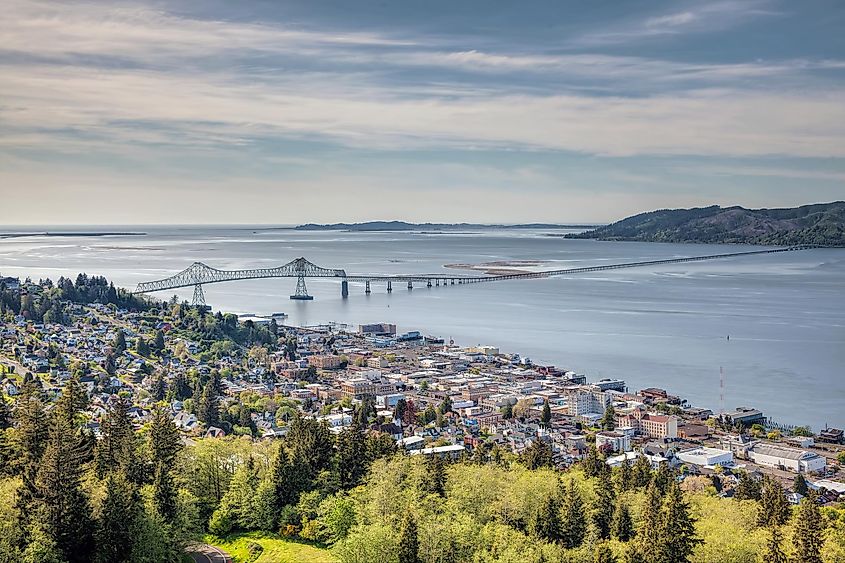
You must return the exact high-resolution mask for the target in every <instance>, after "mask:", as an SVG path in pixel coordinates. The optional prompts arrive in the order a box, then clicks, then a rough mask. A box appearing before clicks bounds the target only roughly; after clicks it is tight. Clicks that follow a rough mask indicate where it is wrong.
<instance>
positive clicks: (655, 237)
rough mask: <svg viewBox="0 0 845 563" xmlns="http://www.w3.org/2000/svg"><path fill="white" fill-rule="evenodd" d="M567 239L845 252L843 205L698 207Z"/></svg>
mask: <svg viewBox="0 0 845 563" xmlns="http://www.w3.org/2000/svg"><path fill="white" fill-rule="evenodd" d="M552 236H564V237H565V238H574V239H598V240H618V241H642V242H684V243H686V242H698V243H710V244H722V243H731V244H760V245H800V244H814V245H820V246H845V201H836V202H832V203H818V204H813V205H803V206H801V207H794V208H782V209H746V208H744V207H739V206H732V207H720V206H718V205H711V206H710V207H696V208H693V209H661V210H658V211H649V212H647V213H640V214H639V215H634V216H632V217H628V218H626V219H622V220H621V221H617V222H616V223H612V224H610V225H605V226H602V227H598V228H596V229H592V230H588V231H585V232H582V233H566V234H564V235H552Z"/></svg>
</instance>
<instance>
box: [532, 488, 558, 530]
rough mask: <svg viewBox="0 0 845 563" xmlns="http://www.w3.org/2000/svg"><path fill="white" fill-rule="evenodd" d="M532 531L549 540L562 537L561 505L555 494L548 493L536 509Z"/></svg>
mask: <svg viewBox="0 0 845 563" xmlns="http://www.w3.org/2000/svg"><path fill="white" fill-rule="evenodd" d="M529 528H530V529H531V533H532V534H533V535H534V536H536V537H538V538H540V539H542V540H545V541H547V542H557V541H560V539H561V524H560V507H559V506H558V501H557V498H556V497H555V496H554V495H548V496H547V497H546V498H544V499H543V501H542V502H541V503H540V506H539V507H537V510H535V512H534V515H533V518H532V520H531V524H530V526H529Z"/></svg>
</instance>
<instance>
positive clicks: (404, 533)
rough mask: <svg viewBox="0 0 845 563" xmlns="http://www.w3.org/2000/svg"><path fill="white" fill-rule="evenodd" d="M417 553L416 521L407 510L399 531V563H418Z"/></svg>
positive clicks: (418, 546)
mask: <svg viewBox="0 0 845 563" xmlns="http://www.w3.org/2000/svg"><path fill="white" fill-rule="evenodd" d="M419 551H420V542H419V538H418V536H417V520H416V518H414V513H413V512H411V511H410V510H408V511H406V512H405V517H404V519H403V520H402V527H401V528H400V529H399V563H420V555H419Z"/></svg>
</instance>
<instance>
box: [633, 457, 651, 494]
mask: <svg viewBox="0 0 845 563" xmlns="http://www.w3.org/2000/svg"><path fill="white" fill-rule="evenodd" d="M632 476H633V483H634V486H635V487H637V488H642V487H648V485H649V483H651V463H650V462H649V460H648V458H647V457H646V456H645V454H640V455H639V456H637V461H636V462H634V468H633V471H632Z"/></svg>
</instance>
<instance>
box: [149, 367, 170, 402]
mask: <svg viewBox="0 0 845 563" xmlns="http://www.w3.org/2000/svg"><path fill="white" fill-rule="evenodd" d="M150 395H151V396H152V399H153V401H156V402H158V401H163V400H164V398H165V397H166V396H167V383H166V382H165V381H164V374H163V373H161V372H158V373H157V374H156V376H155V379H154V380H153V386H152V389H150Z"/></svg>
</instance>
